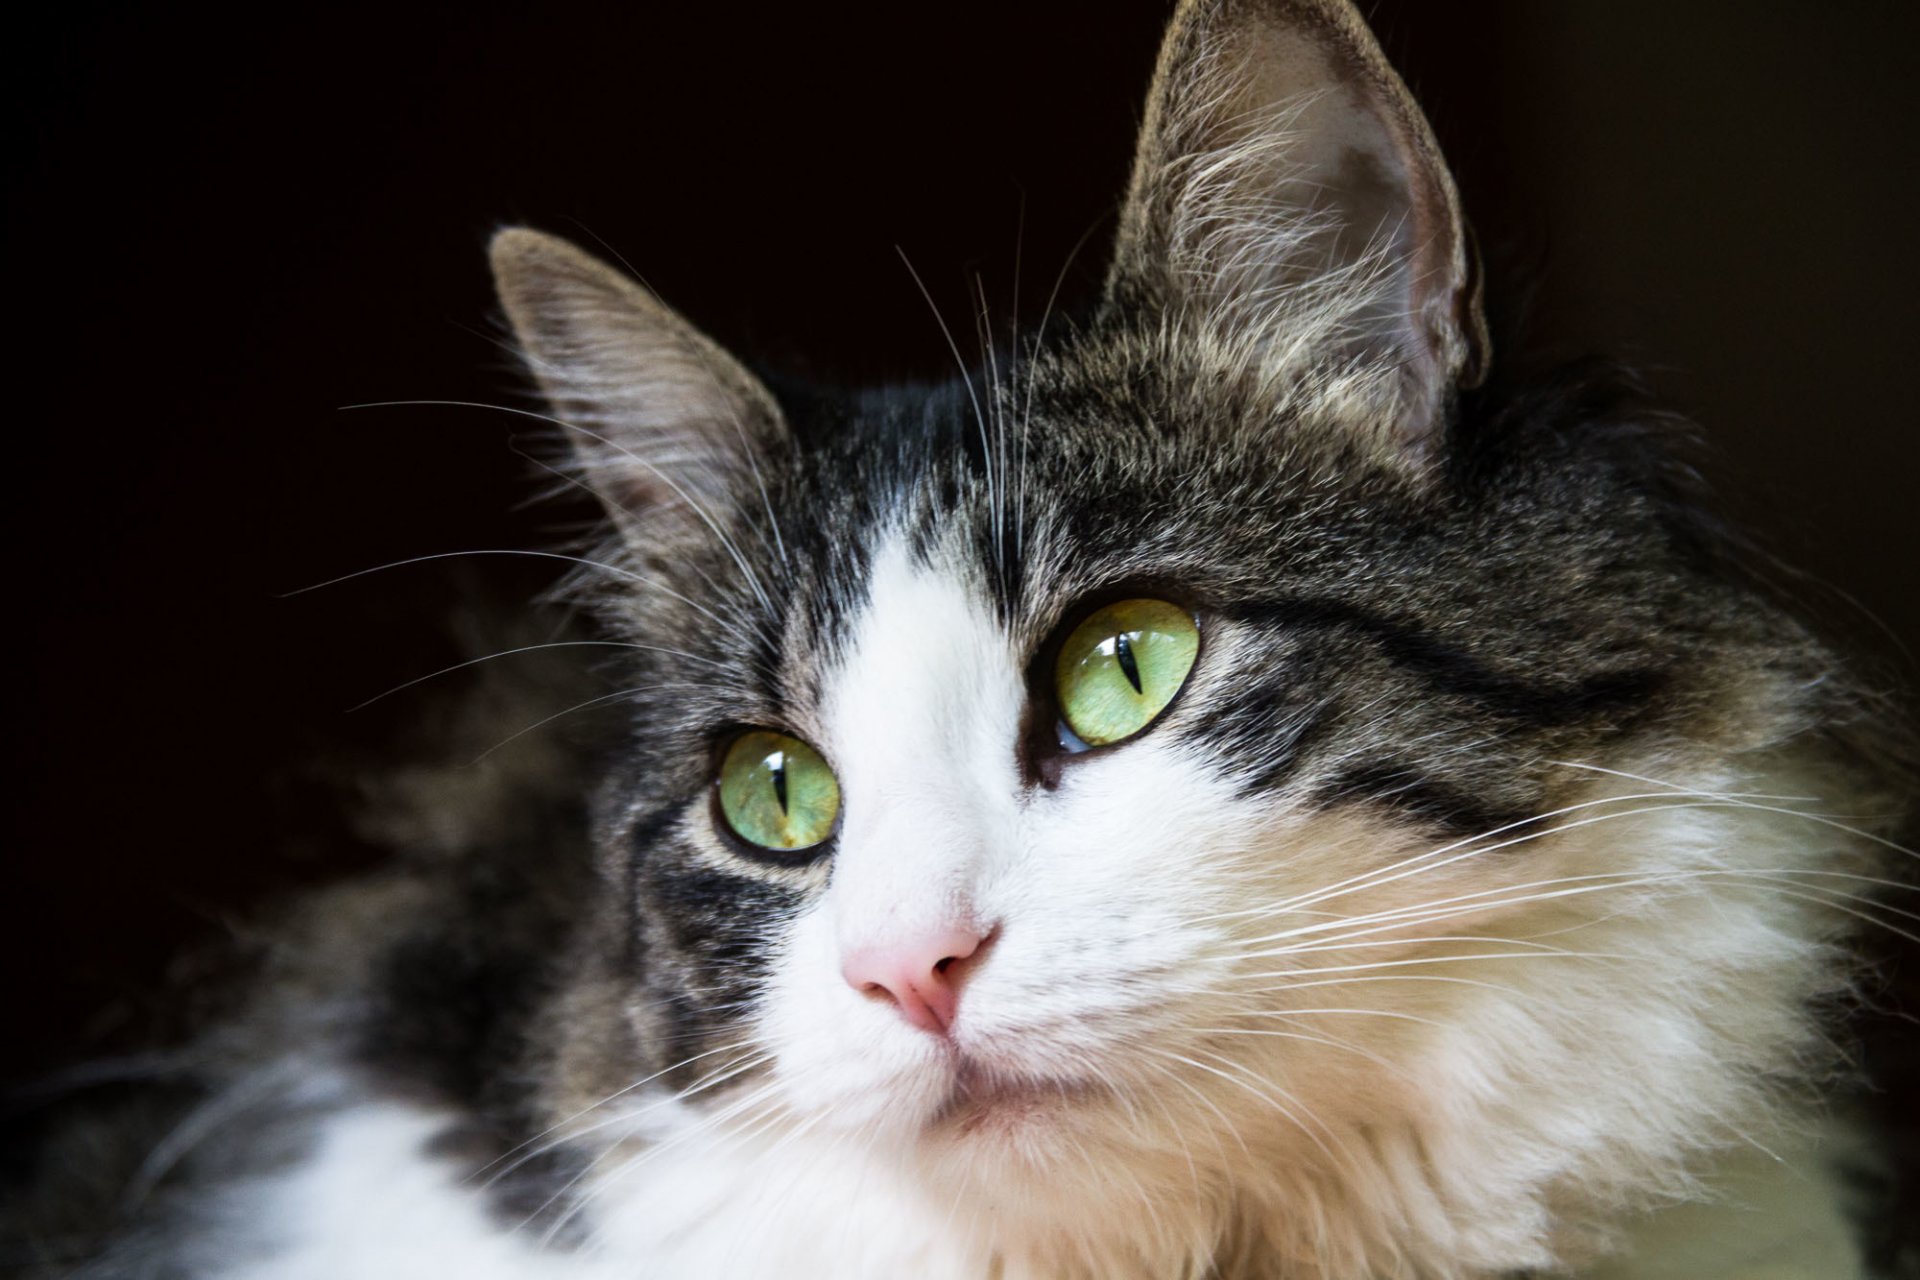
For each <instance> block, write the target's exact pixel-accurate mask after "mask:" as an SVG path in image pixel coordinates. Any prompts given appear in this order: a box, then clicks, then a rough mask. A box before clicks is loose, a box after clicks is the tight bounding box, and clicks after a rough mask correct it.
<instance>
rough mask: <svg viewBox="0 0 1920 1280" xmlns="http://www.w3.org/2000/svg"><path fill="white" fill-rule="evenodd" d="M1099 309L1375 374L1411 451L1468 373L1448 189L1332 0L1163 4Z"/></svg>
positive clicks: (1399, 95)
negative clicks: (1164, 14) (1178, 323)
mask: <svg viewBox="0 0 1920 1280" xmlns="http://www.w3.org/2000/svg"><path fill="white" fill-rule="evenodd" d="M1107 300H1108V304H1109V306H1110V307H1115V308H1122V309H1130V310H1136V311H1137V310H1142V309H1144V310H1148V311H1158V312H1168V313H1173V314H1175V315H1178V316H1180V317H1182V318H1185V319H1193V320H1197V321H1199V322H1201V323H1204V324H1206V325H1208V326H1210V327H1212V328H1213V329H1215V330H1216V331H1221V332H1223V333H1224V334H1225V336H1227V337H1229V338H1230V339H1231V340H1233V341H1235V342H1238V343H1242V344H1245V345H1246V346H1247V347H1249V348H1250V349H1251V350H1253V351H1254V352H1256V353H1258V354H1259V355H1260V356H1261V357H1262V358H1270V359H1282V360H1302V359H1308V360H1311V361H1313V362H1315V363H1316V364H1317V365H1318V366H1320V367H1321V368H1322V369H1324V368H1326V367H1327V366H1330V365H1332V366H1346V367H1347V368H1349V369H1350V370H1354V371H1359V372H1363V373H1367V374H1371V375H1374V377H1375V379H1376V381H1377V382H1378V383H1379V384H1380V385H1382V386H1384V387H1386V388H1388V389H1389V391H1390V394H1391V395H1392V398H1393V399H1394V400H1395V401H1396V404H1395V410H1396V413H1395V416H1396V418H1397V419H1398V425H1399V427H1400V430H1401V432H1402V435H1403V438H1405V439H1407V440H1409V441H1415V442H1418V441H1420V440H1422V439H1423V438H1424V437H1425V436H1426V435H1427V434H1428V433H1430V432H1431V431H1433V430H1434V429H1435V427H1436V425H1437V423H1438V420H1439V417H1440V415H1441V414H1442V412H1443V411H1444V403H1445V400H1446V398H1447V396H1448V395H1450V394H1451V393H1452V391H1454V390H1455V389H1456V388H1461V387H1467V386H1472V385H1475V384H1476V383H1478V382H1479V380H1480V379H1481V377H1482V376H1483V374H1484V369H1485V365H1486V360H1487V341H1486V334H1485V326H1484V322H1483V321H1482V319H1481V315H1480V305H1479V287H1478V273H1477V271H1476V270H1475V264H1474V262H1473V258H1472V253H1471V248H1470V245H1469V241H1468V236H1467V232H1466V227H1465V223H1464V220H1463V219H1462V217H1461V213H1460V205H1459V198H1458V195H1457V194H1456V192H1455V190H1454V184H1453V179H1452V177H1451V175H1450V174H1449V173H1448V171H1447V168H1446V165H1445V163H1444V161H1443V160H1442V159H1441V157H1440V152H1439V148H1438V146H1437V145H1436V144H1435V142H1434V139H1433V134H1432V130H1431V129H1429V128H1428V126H1427V121H1426V118H1425V117H1424V116H1423V115H1422V114H1421V112H1420V109H1419V108H1418V107H1417V106H1416V105H1415V104H1414V102H1413V99H1412V97H1411V96H1410V95H1409V94H1408V93H1407V90H1406V86H1405V85H1404V84H1402V83H1401V81H1400V78H1399V77H1398V76H1397V75H1395V74H1394V71H1393V69H1392V67H1390V66H1389V65H1388V64H1387V61H1386V58H1385V55H1383V54H1382V53H1381V51H1380V47H1379V45H1378V43H1377V42H1375V40H1374V39H1373V36H1372V34H1371V33H1370V32H1369V31H1368V30H1367V28H1366V25H1365V23H1364V22H1362V21H1361V19H1360V17H1359V15H1358V14H1357V13H1356V12H1355V11H1354V9H1353V8H1352V7H1351V6H1350V5H1348V4H1346V3H1343V2H1339V0H1195V2H1190V3H1186V4H1183V5H1182V6H1181V8H1180V9H1179V11H1178V12H1177V13H1176V14H1175V16H1174V19H1173V24H1172V26H1171V28H1170V29H1169V31H1168V33H1167V38H1166V41H1165V43H1164V44H1163V45H1162V47H1161V51H1160V61H1159V66H1158V70H1157V72H1156V75H1155V78H1154V85H1153V88H1152V90H1151V94H1150V98H1149V102H1148V107H1147V114H1146V119H1145V123H1144V125H1143V128H1142V130H1141V137H1140V145H1139V150H1138V153H1137V155H1136V157H1135V161H1134V170H1133V177H1132V182H1131V184H1130V186H1129V189H1128V195H1127V202H1126V206H1125V209H1124V211H1123V212H1122V215H1121V222H1120V232H1119V238H1118V242H1117V246H1116V252H1115V258H1114V265H1113V268H1112V271H1111V273H1110V275H1109V277H1108V282H1107Z"/></svg>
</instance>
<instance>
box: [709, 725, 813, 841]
mask: <svg viewBox="0 0 1920 1280" xmlns="http://www.w3.org/2000/svg"><path fill="white" fill-rule="evenodd" d="M720 813H721V816H722V817H724V818H725V819H726V822H727V825H728V826H729V827H731V828H733V833H734V834H735V835H737V836H739V837H740V838H741V839H742V840H745V841H746V842H747V843H749V844H754V845H758V846H760V847H761V848H763V849H772V850H774V851H776V852H779V853H796V852H799V851H801V850H805V849H811V848H813V847H814V846H815V845H817V844H820V843H821V842H823V841H824V840H826V838H827V837H828V836H830V835H832V834H833V824H834V822H835V820H836V819H838V818H839V816H840V782H839V780H838V779H837V778H835V777H834V776H833V770H832V769H831V768H829V767H828V766H827V762H826V761H825V760H823V759H821V758H820V753H819V752H818V751H815V750H814V749H813V748H812V747H810V746H808V745H807V744H806V743H804V742H802V741H800V739H798V738H795V737H792V736H790V735H788V734H784V733H774V732H772V731H771V730H767V729H753V730H749V731H748V732H746V733H743V734H741V735H740V736H739V737H737V738H735V739H734V740H733V742H732V743H731V744H730V745H729V746H728V747H727V753H726V755H725V756H723V757H722V758H721V760H720Z"/></svg>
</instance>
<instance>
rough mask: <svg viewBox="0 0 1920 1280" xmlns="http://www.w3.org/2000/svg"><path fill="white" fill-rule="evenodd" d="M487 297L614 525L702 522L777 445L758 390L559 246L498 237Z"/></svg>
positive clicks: (628, 289) (659, 312)
mask: <svg viewBox="0 0 1920 1280" xmlns="http://www.w3.org/2000/svg"><path fill="white" fill-rule="evenodd" d="M488 253H489V257H490V259H491V261H492V265H493V279H494V286H495V288H496V289H497V290H498V292H499V294H500V302H501V304H502V305H503V306H504V307H505V308H506V312H507V318H508V320H509V321H510V322H511V323H512V325H513V331H514V336H515V337H517V338H518V339H519V342H520V347H521V350H522V351H523V352H524V353H525V355H526V358H527V363H528V364H529V365H530V366H531V367H532V370H533V374H534V377H535V378H536V379H537V380H538V381H539V383H540V389H541V390H542V391H543V392H545V394H546V397H547V401H548V403H549V404H551V405H552V406H553V412H554V416H555V417H557V418H559V419H560V420H561V421H562V423H563V424H564V425H565V427H566V430H567V435H568V437H569V439H570V442H571V444H572V446H573V452H574V456H575V459H576V460H577V462H578V465H579V467H580V470H581V473H582V476H583V478H584V479H585V481H586V483H587V484H588V485H589V486H590V487H591V488H592V489H593V490H594V492H596V493H597V494H599V495H600V496H601V498H602V499H603V501H605V502H606V503H607V505H608V507H609V508H611V509H612V511H613V514H614V515H615V517H616V518H621V519H624V518H626V517H631V516H637V515H648V514H652V513H656V512H666V511H680V512H682V513H684V514H687V515H691V516H695V517H698V518H700V519H704V520H711V519H713V518H715V517H714V513H717V512H720V511H724V510H727V509H729V508H730V506H731V504H732V503H733V502H734V501H736V499H737V496H738V495H739V494H740V492H741V485H743V484H749V483H751V480H750V477H751V476H752V474H753V472H752V468H753V466H754V462H753V458H754V456H755V455H756V454H757V453H758V452H759V451H762V450H766V449H768V448H770V447H772V446H774V445H775V444H776V443H777V442H779V441H782V440H784V438H785V431H786V427H785V424H784V422H783V420H782V418H781V415H780V410H779V407H778V406H777V405H776V404H775V403H774V399H773V397H772V395H771V394H769V393H768V391H767V389H766V388H765V387H764V386H762V385H761V384H760V382H759V380H758V379H756V378H755V377H754V376H753V375H752V374H750V373H748V372H747V371H746V370H745V369H743V368H742V367H741V366H740V364H739V362H738V361H736V360H734V359H733V357H731V356H729V355H728V354H727V353H726V352H725V351H722V350H721V349H720V348H719V347H718V346H716V345H715V344H714V343H713V342H712V341H711V340H710V339H708V338H707V336H706V335H705V334H703V333H701V332H700V331H699V330H697V329H695V328H694V327H693V326H692V325H690V324H688V323H687V322H686V321H685V320H683V319H681V318H680V316H678V315H677V314H675V313H674V312H673V311H671V310H670V309H668V308H667V307H666V306H664V305H662V304H661V302H660V301H659V300H658V299H657V298H655V297H654V296H653V295H652V294H651V293H649V292H648V291H647V290H646V289H644V288H643V287H641V286H640V285H639V284H638V283H636V282H635V281H633V280H632V279H629V278H628V277H627V276H626V275H624V274H622V273H621V272H619V271H616V270H614V269H613V268H612V267H610V266H608V265H607V264H606V263H604V262H601V261H600V260H599V259H597V258H595V257H593V256H592V255H590V254H587V253H584V252H582V251H581V250H580V249H578V248H576V247H575V246H574V245H572V244H570V243H568V242H567V241H565V240H562V239H560V238H558V237H557V236H550V235H545V234H543V233H541V232H538V231H531V230H528V229H527V228H524V227H509V228H507V229H505V230H503V231H500V232H498V233H496V234H495V235H494V237H493V243H492V245H491V246H490V248H489V251H488Z"/></svg>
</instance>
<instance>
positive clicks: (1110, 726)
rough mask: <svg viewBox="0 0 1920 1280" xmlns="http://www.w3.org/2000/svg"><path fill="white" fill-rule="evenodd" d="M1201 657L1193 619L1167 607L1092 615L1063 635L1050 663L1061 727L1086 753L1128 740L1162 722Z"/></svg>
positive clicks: (1129, 603) (1130, 605)
mask: <svg viewBox="0 0 1920 1280" xmlns="http://www.w3.org/2000/svg"><path fill="white" fill-rule="evenodd" d="M1199 652H1200V628H1199V626H1198V625H1197V624H1196V623H1195V622H1194V619H1193V614H1192V612H1191V611H1190V610H1187V609H1184V608H1182V607H1181V606H1179V605H1177V604H1174V603H1172V602H1171V601H1167V600H1118V601H1115V602H1114V603H1113V604H1110V605H1107V606H1105V607H1104V608H1101V609H1096V610H1095V611H1094V612H1092V613H1091V614H1088V615H1087V617H1086V619H1085V620H1083V621H1082V622H1081V623H1080V624H1079V625H1078V626H1076V627H1075V628H1074V629H1073V630H1072V631H1070V632H1068V633H1067V638H1066V640H1065V641H1064V642H1063V643H1062V644H1061V646H1060V654H1059V657H1058V658H1057V659H1055V661H1054V668H1053V673H1054V695H1055V697H1056V698H1057V699H1058V701H1059V704H1060V719H1061V721H1062V723H1063V724H1064V726H1065V728H1066V729H1067V730H1068V731H1069V732H1071V733H1072V734H1073V735H1074V737H1075V738H1077V739H1078V740H1079V743H1080V744H1081V745H1084V746H1088V747H1104V746H1109V745H1111V744H1113V743H1116V742H1119V741H1121V740H1123V739H1126V738H1131V737H1132V736H1133V735H1134V734H1136V733H1139V732H1140V731H1141V730H1143V729H1145V728H1146V727H1147V726H1148V725H1150V724H1152V723H1153V722H1154V721H1155V720H1158V719H1159V718H1160V714H1161V713H1162V712H1163V711H1165V710H1166V709H1167V704H1169V703H1170V702H1172V701H1173V696H1174V695H1175V694H1176V693H1178V692H1180V687H1181V686H1182V685H1184V684H1185V683H1186V681H1187V673H1188V672H1189V671H1191V670H1193V662H1194V659H1195V657H1197V656H1198V655H1199ZM1064 741H1065V738H1064V735H1063V742H1064Z"/></svg>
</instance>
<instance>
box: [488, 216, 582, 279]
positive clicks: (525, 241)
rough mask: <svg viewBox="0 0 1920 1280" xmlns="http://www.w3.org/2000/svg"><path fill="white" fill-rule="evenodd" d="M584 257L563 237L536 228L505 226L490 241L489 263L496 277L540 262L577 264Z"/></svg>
mask: <svg viewBox="0 0 1920 1280" xmlns="http://www.w3.org/2000/svg"><path fill="white" fill-rule="evenodd" d="M582 256H583V255H582V254H581V252H580V250H578V249H576V248H575V247H574V246H573V245H572V244H570V243H568V242H567V241H565V240H562V239H561V238H560V237H559V236H555V235H549V234H547V233H546V232H544V231H535V230H534V229H533V228H532V227H518V226H508V227H501V228H500V229H499V230H498V231H495V232H494V233H493V237H492V238H491V239H490V240H488V241H487V262H488V264H489V265H491V266H492V267H493V274H494V275H495V276H496V277H501V278H504V277H506V276H509V275H512V274H514V273H515V272H516V271H518V270H519V269H522V268H524V267H527V266H529V265H534V264H538V263H554V262H556V261H559V262H567V261H575V260H578V259H579V258H580V257H582Z"/></svg>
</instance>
